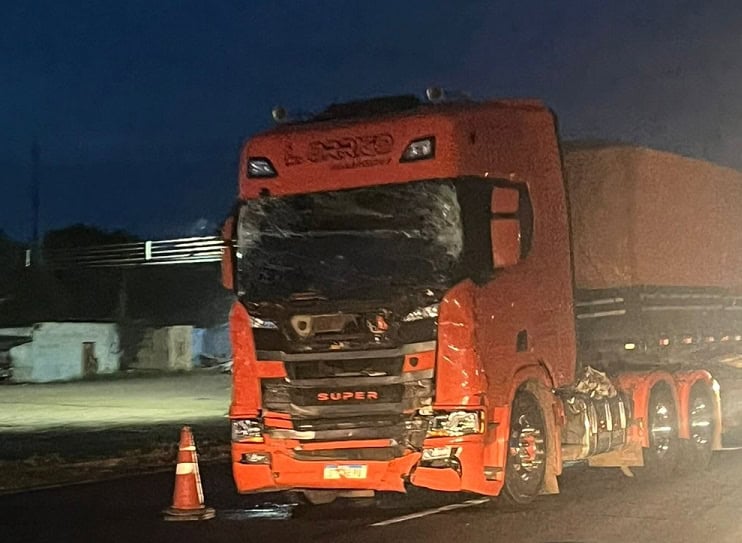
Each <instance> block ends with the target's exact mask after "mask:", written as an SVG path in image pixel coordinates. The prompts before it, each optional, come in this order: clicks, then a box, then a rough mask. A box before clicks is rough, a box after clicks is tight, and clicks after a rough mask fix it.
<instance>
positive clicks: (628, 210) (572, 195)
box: [564, 144, 742, 289]
mask: <svg viewBox="0 0 742 543" xmlns="http://www.w3.org/2000/svg"><path fill="white" fill-rule="evenodd" d="M564 163H565V164H564V165H565V170H566V177H567V189H568V190H567V192H568V195H569V202H570V208H571V223H572V236H573V239H572V242H573V250H574V272H575V284H576V286H577V288H578V289H606V288H620V287H632V286H647V285H655V286H675V287H721V288H725V289H739V287H740V286H742V173H740V172H738V171H736V170H732V169H730V168H724V167H721V166H717V165H715V164H711V163H708V162H704V161H701V160H695V159H691V158H686V157H683V156H679V155H675V154H672V153H666V152H662V151H656V150H653V149H648V148H646V147H636V146H629V145H578V144H571V145H567V146H566V147H565V152H564Z"/></svg>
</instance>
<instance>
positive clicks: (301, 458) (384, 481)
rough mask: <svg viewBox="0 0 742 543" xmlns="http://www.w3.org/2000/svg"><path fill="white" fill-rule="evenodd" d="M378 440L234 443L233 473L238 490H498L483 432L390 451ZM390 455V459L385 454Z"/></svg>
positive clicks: (486, 491)
mask: <svg viewBox="0 0 742 543" xmlns="http://www.w3.org/2000/svg"><path fill="white" fill-rule="evenodd" d="M388 445H389V443H388V442H386V443H382V442H380V441H379V440H375V441H367V442H364V441H359V442H347V441H343V442H334V443H313V444H304V445H302V444H300V443H298V442H296V441H287V440H270V441H269V442H266V443H264V444H254V443H233V444H232V471H233V476H234V480H235V484H236V486H237V491H238V492H240V493H250V492H260V491H272V490H285V489H324V490H350V489H352V490H379V491H396V492H404V491H405V484H406V483H410V484H413V485H415V486H420V487H424V488H429V489H432V490H441V491H471V492H478V493H483V494H492V495H494V494H497V493H498V492H499V489H500V487H501V486H502V482H501V481H500V480H498V479H499V476H500V475H501V473H499V472H497V470H495V472H489V473H488V472H487V470H486V469H485V468H484V463H483V458H484V448H485V445H484V436H483V435H481V434H479V435H470V436H462V437H446V438H442V437H435V438H428V439H426V440H425V442H424V445H423V449H422V450H421V451H412V450H406V451H404V452H403V453H402V454H401V455H400V456H397V455H396V454H393V453H391V451H390V450H389V447H388ZM385 456H386V458H385Z"/></svg>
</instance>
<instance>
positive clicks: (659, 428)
mask: <svg viewBox="0 0 742 543" xmlns="http://www.w3.org/2000/svg"><path fill="white" fill-rule="evenodd" d="M647 431H648V432H649V447H647V448H646V449H644V450H643V454H644V467H643V468H638V469H636V470H635V473H636V474H637V475H639V476H641V477H645V478H648V479H660V478H665V477H670V476H671V475H672V472H673V470H674V469H675V468H676V467H677V464H678V460H679V459H680V452H681V451H680V447H681V444H680V439H679V438H678V414H677V408H676V406H675V399H674V398H673V396H672V393H671V392H670V389H669V388H668V387H667V386H666V385H658V386H655V387H654V389H653V390H652V393H651V395H650V397H649V406H648V409H647Z"/></svg>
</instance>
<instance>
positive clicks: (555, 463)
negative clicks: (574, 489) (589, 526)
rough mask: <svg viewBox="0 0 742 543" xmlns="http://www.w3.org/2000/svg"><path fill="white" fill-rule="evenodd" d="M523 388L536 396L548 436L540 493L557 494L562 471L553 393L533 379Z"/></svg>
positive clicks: (559, 437) (559, 436)
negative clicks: (559, 476)
mask: <svg viewBox="0 0 742 543" xmlns="http://www.w3.org/2000/svg"><path fill="white" fill-rule="evenodd" d="M524 388H525V390H527V391H528V392H530V393H532V394H533V395H534V396H536V398H538V401H539V404H540V405H541V411H542V412H543V414H544V422H546V431H547V433H548V435H549V437H550V439H549V442H548V448H547V456H546V471H545V473H544V482H543V486H542V488H541V492H540V493H541V494H559V482H558V480H557V476H558V475H561V473H562V470H561V459H560V451H561V435H560V433H559V425H558V424H557V421H556V420H555V418H556V412H555V410H554V394H553V393H552V392H551V391H550V390H547V389H546V388H544V387H543V386H540V385H539V384H538V383H536V382H535V381H529V382H528V383H527V384H526V386H525V387H524Z"/></svg>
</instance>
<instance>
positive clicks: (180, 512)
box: [163, 426, 216, 520]
mask: <svg viewBox="0 0 742 543" xmlns="http://www.w3.org/2000/svg"><path fill="white" fill-rule="evenodd" d="M163 513H164V516H165V520H207V519H210V518H214V516H215V515H216V512H215V511H214V509H213V508H211V507H206V506H205V505H204V491H203V488H202V487H201V475H200V474H199V472H198V456H197V455H196V444H195V442H194V441H193V434H192V433H191V429H190V427H188V426H184V427H183V429H182V430H181V431H180V446H179V447H178V464H177V466H175V491H174V492H173V505H172V506H171V507H168V508H167V509H165V511H163Z"/></svg>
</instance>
